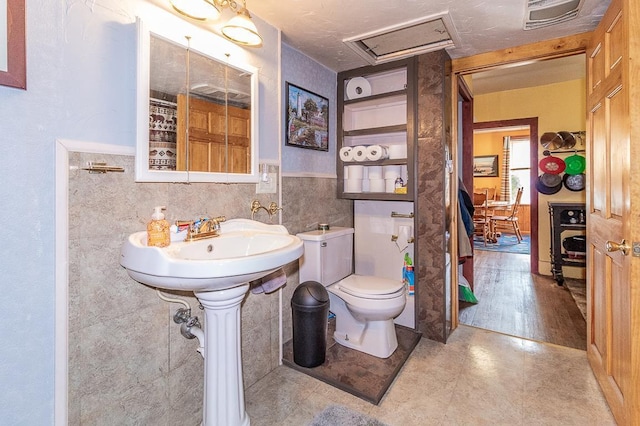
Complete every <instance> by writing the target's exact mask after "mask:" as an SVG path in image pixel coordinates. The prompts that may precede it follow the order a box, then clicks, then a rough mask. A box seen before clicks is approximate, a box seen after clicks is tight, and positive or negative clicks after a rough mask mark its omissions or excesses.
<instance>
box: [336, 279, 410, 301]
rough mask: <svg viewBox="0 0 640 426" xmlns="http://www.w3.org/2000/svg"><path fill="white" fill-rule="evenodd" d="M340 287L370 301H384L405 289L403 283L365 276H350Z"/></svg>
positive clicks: (340, 283) (341, 282)
mask: <svg viewBox="0 0 640 426" xmlns="http://www.w3.org/2000/svg"><path fill="white" fill-rule="evenodd" d="M338 285H339V286H340V289H341V290H342V291H344V292H345V293H348V294H351V295H352V296H356V297H365V298H369V299H384V298H386V297H388V296H389V295H392V294H394V293H397V292H399V291H401V290H402V289H403V287H404V283H403V282H402V281H395V280H390V279H389V278H380V277H371V276H365V275H350V276H348V277H347V278H345V279H343V280H342V281H340V282H339V283H338Z"/></svg>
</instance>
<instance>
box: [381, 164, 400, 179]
mask: <svg viewBox="0 0 640 426" xmlns="http://www.w3.org/2000/svg"><path fill="white" fill-rule="evenodd" d="M401 171H402V169H401V168H400V166H396V165H392V166H382V173H383V176H384V178H385V179H394V182H395V179H397V178H399V177H400V176H401V175H400V173H401Z"/></svg>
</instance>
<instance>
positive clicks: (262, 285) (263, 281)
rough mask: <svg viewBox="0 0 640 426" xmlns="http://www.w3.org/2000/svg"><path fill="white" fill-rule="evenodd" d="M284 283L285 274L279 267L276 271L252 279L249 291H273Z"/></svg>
mask: <svg viewBox="0 0 640 426" xmlns="http://www.w3.org/2000/svg"><path fill="white" fill-rule="evenodd" d="M286 283H287V275H286V274H285V273H284V269H282V268H280V269H278V270H277V271H274V272H272V273H270V274H269V275H265V276H264V277H262V278H260V279H259V280H255V281H252V282H251V283H250V285H251V293H254V294H260V293H265V294H269V293H273V292H274V291H276V290H278V289H279V288H280V287H282V286H284V285H285V284H286Z"/></svg>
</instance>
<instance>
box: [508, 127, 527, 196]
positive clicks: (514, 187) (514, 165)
mask: <svg viewBox="0 0 640 426" xmlns="http://www.w3.org/2000/svg"><path fill="white" fill-rule="evenodd" d="M529 150H530V141H529V137H527V136H513V137H511V152H510V156H509V162H510V164H509V169H510V171H509V176H510V181H511V201H512V202H513V201H515V197H516V194H517V192H518V188H519V187H521V186H522V187H524V191H523V193H522V200H521V201H520V202H521V203H522V204H531V188H530V185H529V182H530V177H531V167H530V161H529Z"/></svg>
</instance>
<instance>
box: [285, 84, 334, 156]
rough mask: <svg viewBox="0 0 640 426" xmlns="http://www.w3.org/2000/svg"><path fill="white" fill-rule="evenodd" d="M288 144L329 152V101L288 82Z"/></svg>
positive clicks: (286, 132)
mask: <svg viewBox="0 0 640 426" xmlns="http://www.w3.org/2000/svg"><path fill="white" fill-rule="evenodd" d="M286 93H287V100H286V102H287V113H286V119H287V122H286V126H287V128H286V131H285V134H286V144H287V145H289V146H295V147H298V148H307V149H315V150H318V151H329V99H327V98H325V97H323V96H320V95H318V94H316V93H313V92H310V91H308V90H306V89H303V88H301V87H298V86H296V85H293V84H291V83H289V82H287V90H286Z"/></svg>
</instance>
